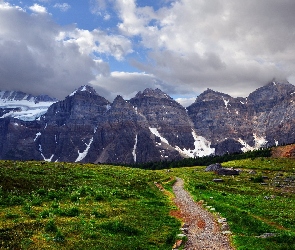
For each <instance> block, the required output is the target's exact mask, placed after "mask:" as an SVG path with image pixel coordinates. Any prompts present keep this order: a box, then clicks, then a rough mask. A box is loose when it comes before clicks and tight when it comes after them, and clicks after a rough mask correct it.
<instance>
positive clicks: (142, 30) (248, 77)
mask: <svg viewBox="0 0 295 250" xmlns="http://www.w3.org/2000/svg"><path fill="white" fill-rule="evenodd" d="M116 6H117V8H118V15H119V16H120V18H121V20H122V21H121V22H120V23H119V24H118V27H119V29H120V31H121V32H122V33H123V34H126V35H128V36H140V37H141V45H142V46H143V47H144V48H149V49H150V53H149V55H148V59H147V61H146V62H142V61H141V62H133V66H136V67H138V68H139V69H141V70H143V71H145V72H147V73H150V74H153V75H154V76H155V77H157V78H158V79H161V80H162V81H165V82H169V83H170V84H171V85H172V86H173V85H174V86H179V85H183V90H185V89H186V91H188V92H189V91H195V92H196V93H197V92H200V91H202V90H203V89H205V88H206V87H211V88H213V89H218V90H221V91H228V92H229V93H230V94H233V95H243V96H245V95H247V94H248V93H249V92H250V91H253V90H254V89H255V88H256V87H259V86H261V85H263V84H265V83H266V82H267V81H269V80H270V79H272V78H273V77H277V78H286V77H289V79H294V77H293V78H292V76H294V75H295V73H294V72H295V59H294V55H295V47H294V43H293V42H294V39H295V26H294V25H293V24H294V22H295V16H294V14H292V13H294V11H295V2H294V1H293V0H284V3H281V2H278V1H276V0H261V1H259V3H258V2H257V1H254V0H249V1H247V2H245V1H242V0H228V1H222V0H212V1H203V0H180V1H174V2H173V3H172V4H171V5H170V6H168V7H163V8H160V9H158V10H157V11H155V10H153V9H152V8H150V7H145V8H142V7H138V6H136V4H135V0H126V1H119V0H117V5H116Z"/></svg>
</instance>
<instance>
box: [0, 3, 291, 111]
mask: <svg viewBox="0 0 295 250" xmlns="http://www.w3.org/2000/svg"><path fill="white" fill-rule="evenodd" d="M294 13H295V1H294V0H259V1H257V0H247V1H245V0H210V1H208V0H157V1H155V0H71V1H70V0H35V1H33V0H22V1H19V0H0V90H20V91H23V92H27V93H31V94H48V95H50V96H52V97H56V98H59V99H63V98H65V96H67V95H68V94H70V93H71V92H72V91H73V90H75V89H76V88H78V87H80V86H82V85H85V84H89V85H91V86H93V87H94V88H95V89H96V91H97V93H98V94H99V95H101V96H104V97H105V98H107V99H108V100H110V101H112V100H113V99H114V98H115V97H116V96H117V95H122V96H123V98H125V99H130V98H132V97H133V96H135V94H136V93H137V92H138V91H143V90H144V89H145V88H153V89H155V88H160V89H161V90H162V91H164V92H166V93H167V94H169V95H170V96H172V97H173V98H174V99H176V100H177V101H179V102H180V103H182V104H183V105H185V106H187V105H189V104H190V103H192V102H193V101H194V100H195V98H196V97H197V96H198V95H199V94H200V93H202V92H203V91H204V90H206V89H207V88H210V89H213V90H216V91H220V92H223V93H227V94H230V95H232V96H234V97H236V96H242V97H246V96H247V95H248V94H249V93H250V92H252V91H254V90H255V89H257V88H258V87H261V86H263V85H265V84H267V83H268V82H269V81H272V79H273V78H276V79H277V80H278V81H280V80H285V79H287V80H288V81H289V82H290V83H292V84H294V83H295V43H294V41H295V25H294V24H295V15H294Z"/></svg>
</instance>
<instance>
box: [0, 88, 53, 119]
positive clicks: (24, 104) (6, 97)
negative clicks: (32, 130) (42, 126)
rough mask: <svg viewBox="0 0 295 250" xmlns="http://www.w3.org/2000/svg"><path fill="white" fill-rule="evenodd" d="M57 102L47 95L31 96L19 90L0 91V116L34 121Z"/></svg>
mask: <svg viewBox="0 0 295 250" xmlns="http://www.w3.org/2000/svg"><path fill="white" fill-rule="evenodd" d="M55 102H57V100H56V99H54V98H51V97H49V96H47V95H39V96H33V95H31V94H26V93H23V92H20V91H0V118H5V117H13V118H17V119H20V120H23V121H34V120H36V119H38V118H39V117H40V116H41V115H43V114H45V113H46V112H47V110H48V108H49V107H50V106H51V105H52V104H53V103H55Z"/></svg>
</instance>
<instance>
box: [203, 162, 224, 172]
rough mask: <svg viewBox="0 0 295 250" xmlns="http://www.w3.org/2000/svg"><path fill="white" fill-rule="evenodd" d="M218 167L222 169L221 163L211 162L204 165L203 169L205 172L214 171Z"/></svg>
mask: <svg viewBox="0 0 295 250" xmlns="http://www.w3.org/2000/svg"><path fill="white" fill-rule="evenodd" d="M219 169H222V166H221V164H220V163H215V164H211V165H209V166H208V167H206V169H205V171H206V172H215V171H218V170H219Z"/></svg>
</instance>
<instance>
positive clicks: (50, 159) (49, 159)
mask: <svg viewBox="0 0 295 250" xmlns="http://www.w3.org/2000/svg"><path fill="white" fill-rule="evenodd" d="M39 152H40V153H41V156H42V158H43V160H44V161H47V162H51V161H52V158H53V157H54V154H52V155H51V157H50V158H46V157H45V156H44V154H43V152H42V146H41V144H39Z"/></svg>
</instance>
